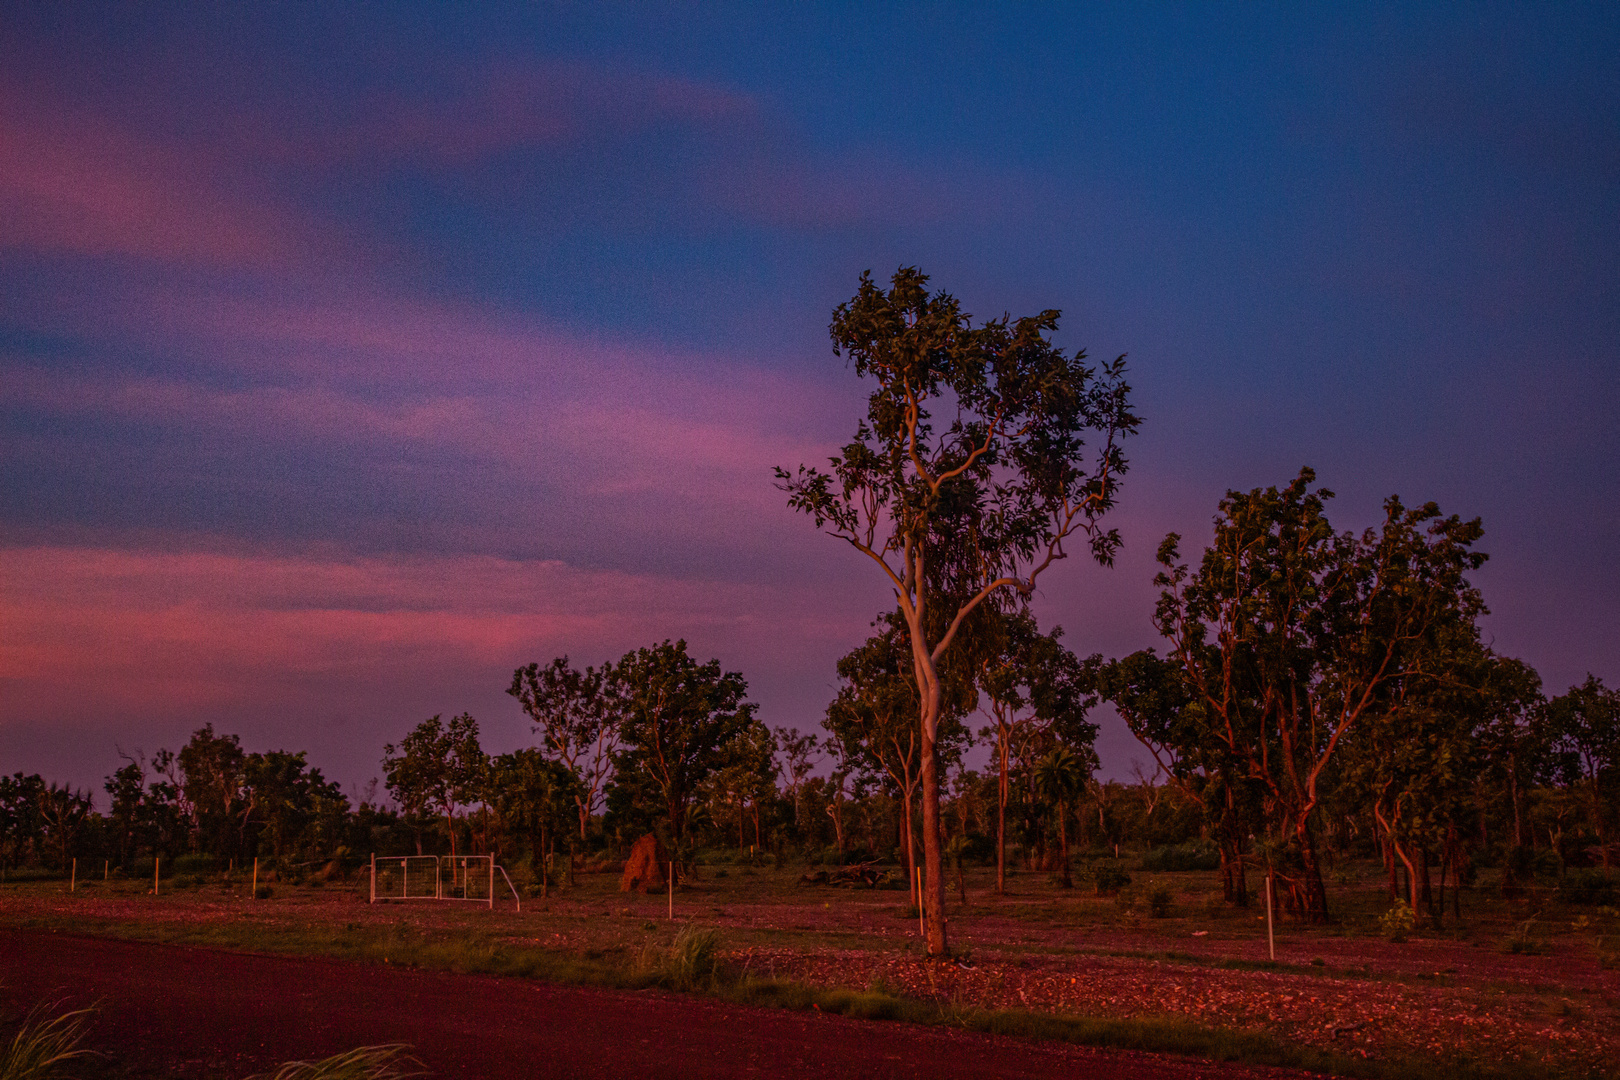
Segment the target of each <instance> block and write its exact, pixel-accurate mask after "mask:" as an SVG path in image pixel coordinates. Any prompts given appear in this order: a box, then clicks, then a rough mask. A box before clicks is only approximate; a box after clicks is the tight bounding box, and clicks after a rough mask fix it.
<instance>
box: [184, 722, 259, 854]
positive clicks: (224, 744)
mask: <svg viewBox="0 0 1620 1080" xmlns="http://www.w3.org/2000/svg"><path fill="white" fill-rule="evenodd" d="M175 760H176V761H177V762H178V764H179V766H180V774H181V777H182V778H183V779H182V780H181V785H180V788H181V791H182V792H183V793H184V795H185V800H186V805H187V806H188V807H189V809H190V811H191V820H192V828H193V830H194V832H195V834H196V838H197V846H198V847H199V848H200V849H201V850H204V851H211V852H213V853H214V854H216V855H223V854H224V853H225V852H226V850H227V849H228V847H229V846H230V843H231V841H232V840H233V839H235V837H234V836H233V834H234V833H235V832H236V819H237V815H238V813H239V811H240V809H241V804H242V767H243V764H244V762H245V761H246V755H245V754H244V753H243V751H242V745H241V741H240V740H239V739H238V738H237V737H236V736H235V735H216V734H215V733H214V725H213V724H204V725H203V726H202V727H200V728H198V729H197V730H196V731H195V732H193V733H192V736H191V739H190V741H189V742H187V743H186V745H184V746H182V747H181V748H180V752H179V753H178V754H176V755H175Z"/></svg>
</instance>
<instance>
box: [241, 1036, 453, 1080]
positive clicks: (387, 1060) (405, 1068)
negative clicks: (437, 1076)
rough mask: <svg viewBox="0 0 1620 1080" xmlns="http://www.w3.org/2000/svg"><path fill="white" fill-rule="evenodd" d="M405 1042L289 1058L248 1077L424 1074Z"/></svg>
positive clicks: (322, 1079) (358, 1078)
mask: <svg viewBox="0 0 1620 1080" xmlns="http://www.w3.org/2000/svg"><path fill="white" fill-rule="evenodd" d="M410 1050H411V1048H410V1047H409V1046H406V1045H405V1044H404V1043H385V1044H383V1045H380V1046H360V1047H356V1048H355V1049H353V1050H346V1051H344V1052H343V1053H341V1054H333V1055H332V1056H331V1057H328V1058H321V1059H320V1060H319V1061H289V1062H287V1063H286V1064H285V1065H283V1066H282V1067H281V1068H279V1069H277V1070H276V1071H275V1072H273V1073H260V1074H259V1075H257V1076H253V1077H249V1078H248V1080H407V1078H408V1077H414V1076H426V1075H427V1070H426V1069H424V1068H423V1067H422V1063H421V1062H420V1061H417V1060H416V1059H415V1058H414V1057H412V1056H411V1054H410Z"/></svg>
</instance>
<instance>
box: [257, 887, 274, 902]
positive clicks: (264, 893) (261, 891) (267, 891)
mask: <svg viewBox="0 0 1620 1080" xmlns="http://www.w3.org/2000/svg"><path fill="white" fill-rule="evenodd" d="M274 894H275V890H274V889H272V888H271V887H270V886H268V885H260V886H259V887H258V888H257V889H255V890H254V892H253V899H255V900H268V899H270V897H271V896H273V895H274Z"/></svg>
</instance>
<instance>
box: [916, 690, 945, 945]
mask: <svg viewBox="0 0 1620 1080" xmlns="http://www.w3.org/2000/svg"><path fill="white" fill-rule="evenodd" d="M932 697H933V699H934V700H932V701H931V702H930V703H929V706H930V707H929V710H928V711H929V713H930V714H931V715H928V716H927V717H926V720H927V721H929V722H928V723H925V725H924V727H923V746H922V813H923V822H922V824H923V922H924V926H925V929H926V932H927V950H928V955H929V956H944V955H945V953H946V950H947V948H948V946H947V943H946V937H945V872H944V870H945V861H944V858H943V857H942V856H943V853H942V852H941V851H940V842H939V753H938V749H937V748H936V746H935V745H934V732H935V723H934V722H933V721H934V719H935V717H937V716H938V708H939V699H938V690H937V689H936V690H935V692H934V694H933V695H932Z"/></svg>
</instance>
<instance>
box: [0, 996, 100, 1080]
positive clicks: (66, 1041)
mask: <svg viewBox="0 0 1620 1080" xmlns="http://www.w3.org/2000/svg"><path fill="white" fill-rule="evenodd" d="M54 1007H55V1006H47V1005H41V1006H39V1007H38V1008H36V1009H34V1010H33V1011H32V1012H30V1013H29V1014H28V1019H27V1020H25V1021H23V1025H22V1028H21V1029H20V1030H19V1031H18V1032H17V1034H16V1035H15V1036H14V1037H13V1038H12V1040H11V1042H10V1044H9V1045H7V1046H6V1047H5V1050H4V1053H3V1054H0V1080H47V1078H49V1077H55V1076H62V1075H64V1073H65V1071H66V1068H67V1066H68V1064H69V1063H70V1062H73V1061H76V1060H78V1059H80V1058H85V1057H90V1056H91V1055H92V1053H93V1051H90V1050H87V1049H85V1048H84V1035H85V1031H86V1030H87V1029H88V1028H89V1026H90V1017H91V1014H92V1013H93V1011H94V1010H92V1009H76V1010H74V1011H72V1012H66V1013H62V1014H61V1015H59V1016H53V1017H49V1018H47V1017H46V1013H48V1012H50V1011H51V1009H52V1008H54Z"/></svg>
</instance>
